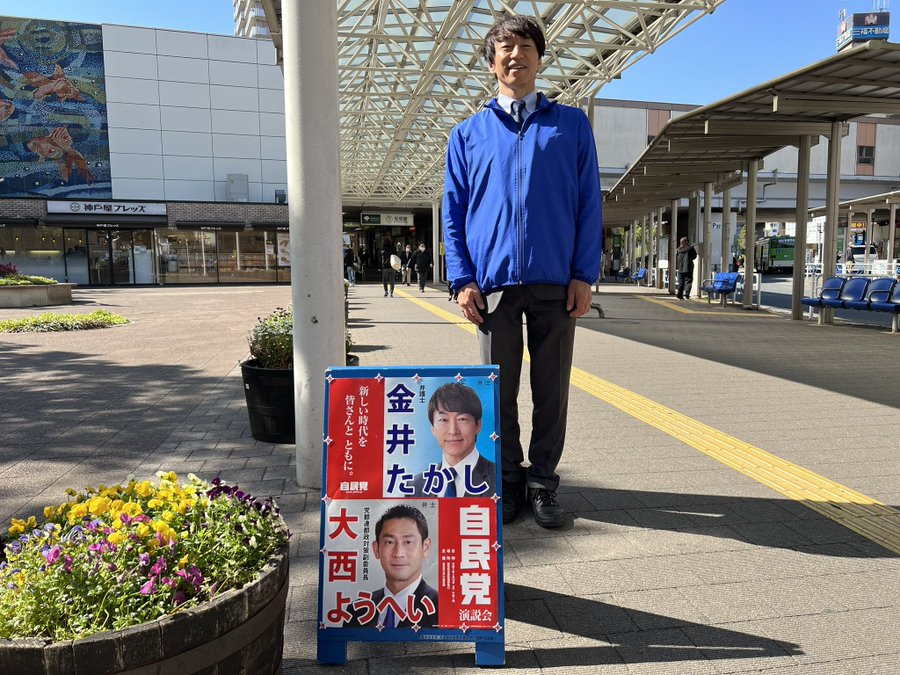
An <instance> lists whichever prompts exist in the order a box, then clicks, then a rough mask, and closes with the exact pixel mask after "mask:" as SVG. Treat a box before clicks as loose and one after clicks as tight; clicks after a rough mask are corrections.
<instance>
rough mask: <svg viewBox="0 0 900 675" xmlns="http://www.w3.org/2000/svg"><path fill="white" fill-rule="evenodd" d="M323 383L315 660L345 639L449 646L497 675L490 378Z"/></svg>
mask: <svg viewBox="0 0 900 675" xmlns="http://www.w3.org/2000/svg"><path fill="white" fill-rule="evenodd" d="M325 380H326V384H325V406H326V410H325V433H324V440H323V453H324V454H323V462H322V465H323V475H322V507H321V530H320V546H319V549H320V559H319V605H318V654H319V662H320V663H331V664H335V663H343V662H344V661H345V660H346V644H347V642H348V641H361V642H366V641H381V642H415V641H429V642H434V641H437V642H440V641H452V642H475V644H476V655H475V658H476V663H477V664H478V665H502V664H503V662H504V655H503V651H504V628H505V620H504V617H503V587H502V584H503V575H502V561H503V541H502V529H501V510H500V486H501V479H500V470H499V457H500V444H499V438H500V437H499V435H498V434H499V430H500V427H499V420H498V408H499V406H498V400H499V370H498V369H497V368H496V367H494V366H465V367H429V368H409V367H392V368H377V369H375V368H332V369H329V370H328V371H327V372H326V378H325Z"/></svg>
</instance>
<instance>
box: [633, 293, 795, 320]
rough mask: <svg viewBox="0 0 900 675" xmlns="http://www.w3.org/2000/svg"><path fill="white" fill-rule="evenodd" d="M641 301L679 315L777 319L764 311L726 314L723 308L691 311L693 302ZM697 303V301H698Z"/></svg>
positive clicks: (658, 299) (652, 299) (642, 297)
mask: <svg viewBox="0 0 900 675" xmlns="http://www.w3.org/2000/svg"><path fill="white" fill-rule="evenodd" d="M639 297H640V298H641V300H646V301H647V302H652V303H653V304H654V305H660V306H662V307H665V308H666V309H671V310H672V311H675V312H680V313H681V314H712V315H715V316H739V317H747V316H768V317H777V316H778V315H777V314H771V313H769V312H766V311H754V312H728V311H723V310H724V308H722V309H720V310H719V311H713V310H712V309H691V305H693V304H694V302H693V301H689V302H690V303H691V304H690V305H688V304H687V303H686V302H685V301H683V300H661V299H660V298H649V297H647V296H645V295H642V296H639ZM698 302H699V301H698ZM715 306H719V307H721V304H719V303H717V304H716V305H710V307H715ZM734 307H735V308H737V307H740V305H734Z"/></svg>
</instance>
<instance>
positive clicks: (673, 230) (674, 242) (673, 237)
mask: <svg viewBox="0 0 900 675" xmlns="http://www.w3.org/2000/svg"><path fill="white" fill-rule="evenodd" d="M679 201H680V200H678V199H673V200H672V207H671V208H672V216H671V218H669V295H675V249H676V248H678V203H679Z"/></svg>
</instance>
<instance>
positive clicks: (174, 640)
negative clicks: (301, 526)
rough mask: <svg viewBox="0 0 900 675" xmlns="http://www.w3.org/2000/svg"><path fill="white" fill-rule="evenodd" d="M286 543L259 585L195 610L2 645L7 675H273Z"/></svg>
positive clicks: (0, 657) (1, 668) (279, 644)
mask: <svg viewBox="0 0 900 675" xmlns="http://www.w3.org/2000/svg"><path fill="white" fill-rule="evenodd" d="M287 592H288V551H287V546H285V547H284V549H283V550H282V551H281V552H279V553H278V555H276V556H275V557H273V559H272V560H271V561H270V562H269V564H268V565H266V567H265V568H264V569H263V571H262V572H261V573H260V576H259V578H258V579H257V580H256V581H253V582H251V583H248V584H246V585H244V586H243V587H242V588H239V589H234V590H230V591H227V592H225V593H223V594H222V595H220V596H217V597H216V598H215V599H213V600H212V601H210V602H207V603H205V604H203V605H200V606H198V607H194V608H192V609H188V610H185V611H183V612H178V613H177V614H173V615H171V616H166V617H162V618H160V619H157V620H156V621H150V622H148V623H142V624H139V625H137V626H134V627H133V628H129V629H127V630H122V631H109V632H106V633H98V634H96V635H92V636H91V637H87V638H83V639H81V640H69V641H65V642H51V641H50V640H45V639H37V638H27V639H15V640H0V673H3V674H4V675H18V674H22V675H26V674H27V675H33V674H34V673H46V674H47V675H71V674H72V673H78V675H82V674H90V675H107V674H112V673H118V674H121V675H150V674H151V673H152V674H169V673H171V674H172V675H187V674H188V673H195V672H198V671H202V672H204V673H222V674H225V673H227V674H229V675H231V674H232V673H234V674H238V673H246V674H247V675H256V674H257V673H266V674H269V673H276V672H278V671H279V670H280V668H281V655H282V650H283V647H284V612H285V604H286V599H287Z"/></svg>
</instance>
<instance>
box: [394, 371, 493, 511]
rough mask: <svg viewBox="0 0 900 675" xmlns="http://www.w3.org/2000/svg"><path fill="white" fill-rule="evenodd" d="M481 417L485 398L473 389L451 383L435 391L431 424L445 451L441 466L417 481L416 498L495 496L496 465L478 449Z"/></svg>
mask: <svg viewBox="0 0 900 675" xmlns="http://www.w3.org/2000/svg"><path fill="white" fill-rule="evenodd" d="M481 418H482V406H481V399H480V398H479V397H478V394H477V393H476V392H475V390H474V389H472V388H471V387H469V386H467V385H465V384H461V383H457V382H450V383H447V384H443V385H441V386H440V387H438V388H437V389H436V390H435V392H434V393H433V394H432V395H431V398H430V399H429V400H428V422H429V423H430V424H431V433H432V434H433V435H434V438H435V440H436V441H437V444H438V446H440V449H441V463H440V464H437V463H432V464H431V465H429V466H428V468H427V469H426V470H425V471H424V472H422V473H420V474H418V475H416V476H415V477H414V478H413V482H412V487H413V493H412V496H413V497H490V496H492V495H493V494H494V492H495V491H496V484H497V480H496V473H497V468H496V465H495V464H494V462H492V461H491V460H489V459H487V458H486V457H484V456H483V455H481V453H479V452H478V448H477V440H478V434H479V433H480V432H481V430H482V421H481Z"/></svg>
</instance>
